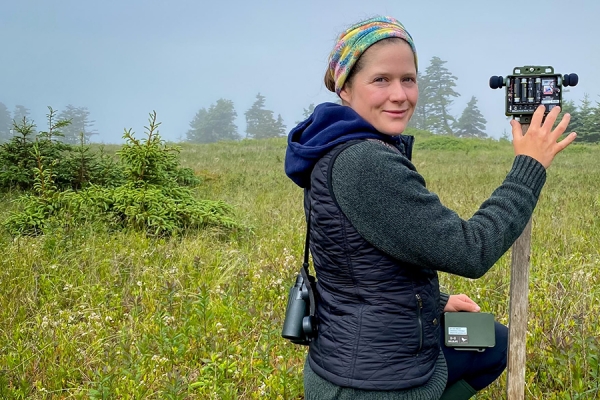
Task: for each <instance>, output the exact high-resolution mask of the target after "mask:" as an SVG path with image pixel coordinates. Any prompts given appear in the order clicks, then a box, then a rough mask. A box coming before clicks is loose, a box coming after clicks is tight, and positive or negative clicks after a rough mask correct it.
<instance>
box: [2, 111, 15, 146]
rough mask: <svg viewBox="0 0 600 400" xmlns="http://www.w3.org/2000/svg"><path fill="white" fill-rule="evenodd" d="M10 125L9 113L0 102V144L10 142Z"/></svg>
mask: <svg viewBox="0 0 600 400" xmlns="http://www.w3.org/2000/svg"><path fill="white" fill-rule="evenodd" d="M12 125H13V124H12V119H11V117H10V111H8V108H7V107H6V105H4V103H2V102H0V143H2V142H6V141H8V140H10V138H11V136H12V135H11V133H10V132H11V130H12Z"/></svg>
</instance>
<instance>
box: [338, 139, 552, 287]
mask: <svg viewBox="0 0 600 400" xmlns="http://www.w3.org/2000/svg"><path fill="white" fill-rule="evenodd" d="M330 179H331V188H332V192H333V195H334V197H335V199H336V201H337V203H338V205H339V207H340V209H341V210H342V212H343V213H344V215H346V217H347V218H348V219H349V220H350V222H351V223H352V225H353V226H354V227H355V228H356V230H357V231H358V232H359V233H360V234H361V235H362V236H363V237H364V238H365V240H367V241H368V242H370V243H371V244H373V245H374V246H375V247H377V248H378V249H380V250H381V251H383V252H385V253H387V254H389V255H390V256H392V257H394V258H396V259H398V260H400V261H402V262H406V263H409V264H413V265H416V266H418V267H421V268H430V269H435V270H439V271H444V272H449V273H452V274H456V275H461V276H464V277H468V278H479V277H481V276H482V275H483V274H485V273H486V272H487V271H488V270H489V269H490V268H491V267H492V266H493V265H494V263H495V262H496V261H498V259H499V258H500V257H501V256H502V255H503V254H504V253H505V252H506V251H507V250H508V248H509V247H510V246H511V245H512V244H513V242H514V241H515V240H516V239H517V238H518V237H519V235H520V234H521V233H522V232H523V229H525V225H526V224H527V222H528V220H529V218H530V217H531V214H532V213H533V210H534V208H535V205H536V203H537V200H538V197H539V194H540V191H541V189H542V187H543V185H544V183H545V180H546V170H545V169H544V167H543V166H542V165H541V164H540V163H539V162H538V161H536V160H535V159H533V158H531V157H528V156H517V157H515V160H514V163H513V166H512V169H511V170H510V172H509V173H508V175H507V176H506V178H505V180H504V182H503V183H502V185H500V186H499V187H498V188H497V189H496V190H495V191H494V192H493V193H492V195H491V196H490V198H489V199H487V200H486V201H485V202H484V203H483V204H482V205H481V207H480V208H479V210H478V211H477V212H476V213H475V214H474V215H473V216H472V217H471V218H470V219H468V220H463V219H461V218H460V217H459V215H458V214H457V213H456V212H454V211H452V210H450V209H448V208H447V207H445V206H444V205H443V204H442V203H441V202H440V200H439V198H438V196H437V195H436V194H434V193H432V192H430V191H428V190H427V188H426V187H425V180H424V179H423V177H422V176H421V175H420V174H419V173H417V171H416V169H415V167H414V166H413V164H412V163H411V162H410V161H409V160H408V159H407V158H406V157H404V156H403V155H402V154H400V153H399V152H397V151H395V150H394V149H390V148H389V147H387V146H385V145H383V144H381V143H379V142H376V141H365V142H363V143H359V144H356V145H353V146H350V147H348V148H347V149H345V150H344V151H343V152H342V153H340V154H339V155H338V157H337V158H336V160H335V163H334V165H333V167H332V172H331V178H330Z"/></svg>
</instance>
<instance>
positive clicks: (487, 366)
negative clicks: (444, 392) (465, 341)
mask: <svg viewBox="0 0 600 400" xmlns="http://www.w3.org/2000/svg"><path fill="white" fill-rule="evenodd" d="M442 328H444V327H442ZM440 331H441V332H442V335H441V338H440V340H441V343H442V349H443V351H444V356H445V357H446V364H447V365H448V383H447V384H446V386H447V387H448V386H450V385H452V384H453V383H454V382H457V381H459V380H461V379H464V380H465V381H466V382H467V383H468V384H469V385H471V387H472V388H473V389H475V390H477V391H479V390H481V389H483V388H485V387H486V386H488V385H489V384H490V383H492V382H494V381H495V380H496V378H498V377H499V376H500V374H502V371H504V369H505V368H506V361H507V359H506V353H507V349H508V328H507V327H506V326H504V325H502V324H501V323H499V322H496V346H495V347H492V348H488V349H486V350H485V351H484V352H482V353H480V352H477V351H460V350H456V349H453V348H451V347H446V346H445V345H444V329H440Z"/></svg>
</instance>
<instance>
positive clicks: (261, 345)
mask: <svg viewBox="0 0 600 400" xmlns="http://www.w3.org/2000/svg"><path fill="white" fill-rule="evenodd" d="M285 145H286V142H285V139H273V140H256V141H242V142H230V143H217V144H212V145H184V147H183V151H182V153H181V161H182V164H183V165H184V166H188V167H191V168H192V169H194V171H195V172H196V174H197V175H198V176H199V177H201V178H202V180H203V184H202V185H201V186H200V187H199V188H198V189H197V195H198V197H199V198H206V199H215V200H217V199H218V200H224V201H226V202H228V203H229V204H231V205H233V206H234V208H235V210H236V217H237V218H238V220H240V221H241V222H243V223H244V224H245V225H246V226H247V227H248V228H247V229H246V230H240V231H237V232H234V233H230V234H229V233H223V232H221V231H218V230H214V229H213V230H208V231H201V232H199V233H195V234H189V235H187V236H183V237H176V238H172V239H151V238H147V237H145V236H144V235H142V234H139V233H134V232H123V233H120V232H107V231H106V230H104V229H103V228H102V227H101V226H99V225H97V226H94V225H90V226H81V227H77V228H75V227H68V228H65V229H58V230H56V231H55V232H53V233H51V234H48V235H46V236H43V237H35V238H27V237H23V238H12V237H9V236H8V235H7V234H5V233H3V234H1V236H0V252H1V254H2V257H1V260H0V398H2V399H80V398H92V399H301V398H302V373H301V372H302V364H303V361H304V357H305V354H306V349H305V348H302V347H298V346H294V345H291V344H289V343H287V342H286V341H284V340H283V339H281V337H280V332H281V325H282V318H283V313H284V309H285V304H286V299H287V293H288V289H289V285H291V283H292V279H293V277H294V276H295V274H296V273H297V271H298V270H299V268H300V266H301V257H302V250H303V240H304V233H305V223H304V219H303V210H302V206H301V198H302V192H301V190H300V189H299V188H297V187H295V186H294V185H293V183H292V182H291V181H290V180H289V179H287V178H286V177H285V175H284V173H283V159H284V154H285ZM512 157H513V156H512V148H511V146H510V144H509V143H508V142H505V141H504V142H492V141H478V140H462V141H459V142H457V141H447V140H442V139H440V138H423V139H422V140H420V139H417V145H416V149H415V152H414V157H413V161H414V163H415V165H416V167H417V168H418V170H419V171H420V172H421V174H422V175H423V176H424V177H425V179H426V180H427V183H428V187H429V188H430V190H432V191H434V192H436V193H437V194H438V195H439V196H440V198H441V200H442V202H443V203H444V204H446V205H447V206H448V207H450V208H452V209H454V210H456V211H457V212H458V213H459V214H460V215H461V216H463V217H465V218H468V217H469V216H470V215H471V214H472V213H473V212H475V211H476V210H477V208H478V206H479V205H480V204H481V203H482V202H483V201H484V200H485V199H486V198H487V197H488V196H489V195H490V194H491V192H492V191H493V190H494V189H495V187H497V186H498V185H499V184H500V183H501V182H502V180H503V177H504V176H505V174H506V173H507V172H508V170H509V168H510V166H511V160H512ZM599 160H600V146H581V145H574V146H571V147H570V148H569V149H567V150H566V151H565V152H564V153H562V154H560V155H559V157H558V159H557V160H556V162H555V164H553V166H552V167H551V168H550V170H549V171H548V179H547V183H546V186H545V188H544V190H543V192H542V195H541V198H540V202H539V205H538V208H537V209H536V211H535V214H534V217H533V236H532V255H531V264H532V267H531V273H530V296H529V299H530V306H529V310H530V319H529V332H528V336H527V340H528V342H527V375H526V382H527V389H526V390H527V393H526V398H528V399H595V398H600V383H599V382H600V364H599V360H598V358H599V355H600V325H599V324H598V319H599V317H600V254H599V249H600V217H599V214H600V161H599ZM15 197H16V194H14V193H12V194H10V193H9V194H5V195H3V197H1V198H0V203H1V205H2V206H1V207H0V220H4V219H6V217H7V216H8V214H9V213H10V212H11V211H12V210H14V204H13V202H12V201H11V200H13V199H14V198H15ZM509 253H510V252H509ZM509 253H507V254H506V255H505V256H504V257H503V258H502V259H501V260H500V261H499V262H498V263H497V265H495V266H494V268H493V269H492V270H491V271H490V272H489V273H488V274H487V275H486V276H484V277H483V278H481V279H479V280H469V279H464V278H459V277H453V276H449V275H446V274H441V282H442V286H443V287H442V288H443V289H444V290H446V291H448V292H450V293H460V292H464V293H466V294H468V295H470V296H471V297H473V298H474V299H475V300H476V301H477V302H478V303H479V305H480V306H481V307H482V309H483V311H488V312H493V313H495V314H496V316H497V319H498V320H500V321H501V322H504V323H506V322H507V310H508V295H509V294H508V287H509V280H510V274H509V270H510V254H509ZM504 376H505V375H503V377H502V378H501V379H500V380H498V381H497V382H496V383H494V384H493V385H492V386H491V387H490V388H488V389H486V390H485V391H484V392H481V393H480V394H478V396H477V398H478V399H501V398H504V397H505V395H504V393H505V378H504Z"/></svg>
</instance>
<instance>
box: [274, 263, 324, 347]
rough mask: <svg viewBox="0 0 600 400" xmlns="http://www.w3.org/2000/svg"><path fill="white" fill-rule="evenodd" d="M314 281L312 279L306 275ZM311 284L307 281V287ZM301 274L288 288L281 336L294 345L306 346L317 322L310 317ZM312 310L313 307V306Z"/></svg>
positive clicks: (306, 292)
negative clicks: (288, 292)
mask: <svg viewBox="0 0 600 400" xmlns="http://www.w3.org/2000/svg"><path fill="white" fill-rule="evenodd" d="M307 278H308V279H309V280H310V279H311V278H312V280H313V281H314V278H313V277H312V276H310V275H307ZM312 283H314V282H312ZM310 284H311V282H310V281H309V285H310ZM309 290H310V289H309V287H308V286H307V285H306V281H305V279H304V276H303V274H302V273H300V274H298V276H297V277H296V282H295V283H294V285H293V286H292V287H291V288H290V294H289V296H288V303H287V308H286V310H285V320H284V322H283V330H282V332H281V336H283V337H284V338H285V339H287V340H289V341H290V342H292V343H295V344H301V345H305V346H306V345H308V344H309V343H310V341H311V340H312V339H314V337H315V336H316V334H317V321H316V318H315V316H314V315H311V312H310V311H311V295H310V291H309ZM313 308H314V306H313Z"/></svg>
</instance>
